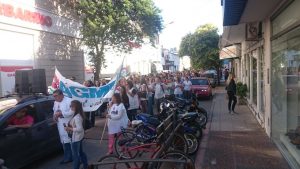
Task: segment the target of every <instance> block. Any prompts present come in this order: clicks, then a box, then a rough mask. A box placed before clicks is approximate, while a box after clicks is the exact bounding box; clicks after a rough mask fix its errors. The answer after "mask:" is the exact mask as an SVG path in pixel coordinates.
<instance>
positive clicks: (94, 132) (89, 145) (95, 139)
mask: <svg viewBox="0 0 300 169" xmlns="http://www.w3.org/2000/svg"><path fill="white" fill-rule="evenodd" d="M211 103H212V101H211V100H200V102H199V104H200V105H201V106H202V107H204V108H205V109H206V110H207V111H209V110H210V107H211ZM104 123H105V119H103V118H97V120H96V125H95V127H93V128H91V129H89V130H87V131H86V134H85V139H84V147H83V149H84V151H85V152H86V154H87V156H88V161H89V163H92V162H96V161H97V160H98V159H100V158H101V157H102V156H105V155H106V153H107V144H108V142H107V133H105V134H104V139H103V141H102V143H101V144H100V138H101V134H102V131H103V127H104ZM106 131H107V130H106ZM62 158H63V154H62V152H58V153H55V154H53V155H50V156H47V157H44V158H43V159H41V160H39V161H36V162H34V163H32V164H30V165H28V166H26V167H24V168H23V169H70V168H72V163H68V164H63V165H60V164H59V162H60V161H61V160H62Z"/></svg>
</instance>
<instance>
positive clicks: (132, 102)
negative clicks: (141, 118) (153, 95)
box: [127, 88, 140, 110]
mask: <svg viewBox="0 0 300 169" xmlns="http://www.w3.org/2000/svg"><path fill="white" fill-rule="evenodd" d="M133 90H136V89H135V88H132V89H130V90H129V91H130V93H132V91H133ZM136 92H137V91H136ZM127 95H128V99H129V108H128V110H134V109H138V108H139V106H140V104H139V97H138V95H137V94H135V95H134V96H130V94H127Z"/></svg>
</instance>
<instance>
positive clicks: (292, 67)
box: [271, 27, 300, 164]
mask: <svg viewBox="0 0 300 169" xmlns="http://www.w3.org/2000/svg"><path fill="white" fill-rule="evenodd" d="M271 66H272V69H271V78H272V81H271V85H272V92H271V99H272V102H271V103H272V137H273V138H274V139H275V140H277V141H280V142H281V143H283V144H284V145H285V147H286V148H287V149H288V151H289V152H290V153H291V154H292V155H293V156H294V158H295V159H296V161H297V162H298V163H299V164H300V150H299V149H300V136H297V134H300V133H299V132H300V27H298V28H296V29H294V30H292V31H290V32H289V33H287V34H285V35H283V36H281V37H279V38H277V39H275V40H273V41H272V65H271Z"/></svg>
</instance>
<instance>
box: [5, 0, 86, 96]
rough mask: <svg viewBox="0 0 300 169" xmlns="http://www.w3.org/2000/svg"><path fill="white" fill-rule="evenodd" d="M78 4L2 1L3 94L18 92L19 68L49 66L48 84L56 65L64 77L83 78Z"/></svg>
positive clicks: (49, 0) (47, 73) (29, 0)
mask: <svg viewBox="0 0 300 169" xmlns="http://www.w3.org/2000/svg"><path fill="white" fill-rule="evenodd" d="M74 6H75V5H74V1H66V2H62V1H58V0H26V1H24V0H0V46H1V48H0V96H3V95H6V94H8V93H12V92H13V91H14V86H15V71H16V70H18V69H31V68H42V69H45V70H46V80H47V85H50V84H51V82H52V78H53V76H54V67H55V66H56V67H57V68H58V69H59V71H60V72H61V73H62V74H63V75H64V76H66V77H71V76H74V77H75V78H76V79H77V80H78V81H83V79H84V57H83V51H82V50H81V48H80V45H79V43H78V42H79V38H80V36H79V26H80V22H79V21H78V18H77V17H76V16H77V15H76V12H75V10H74Z"/></svg>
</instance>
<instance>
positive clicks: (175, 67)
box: [161, 48, 180, 72]
mask: <svg viewBox="0 0 300 169" xmlns="http://www.w3.org/2000/svg"><path fill="white" fill-rule="evenodd" d="M161 64H162V66H163V70H164V71H171V72H175V71H179V67H180V58H179V55H178V52H177V50H176V48H171V49H162V63H161Z"/></svg>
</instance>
